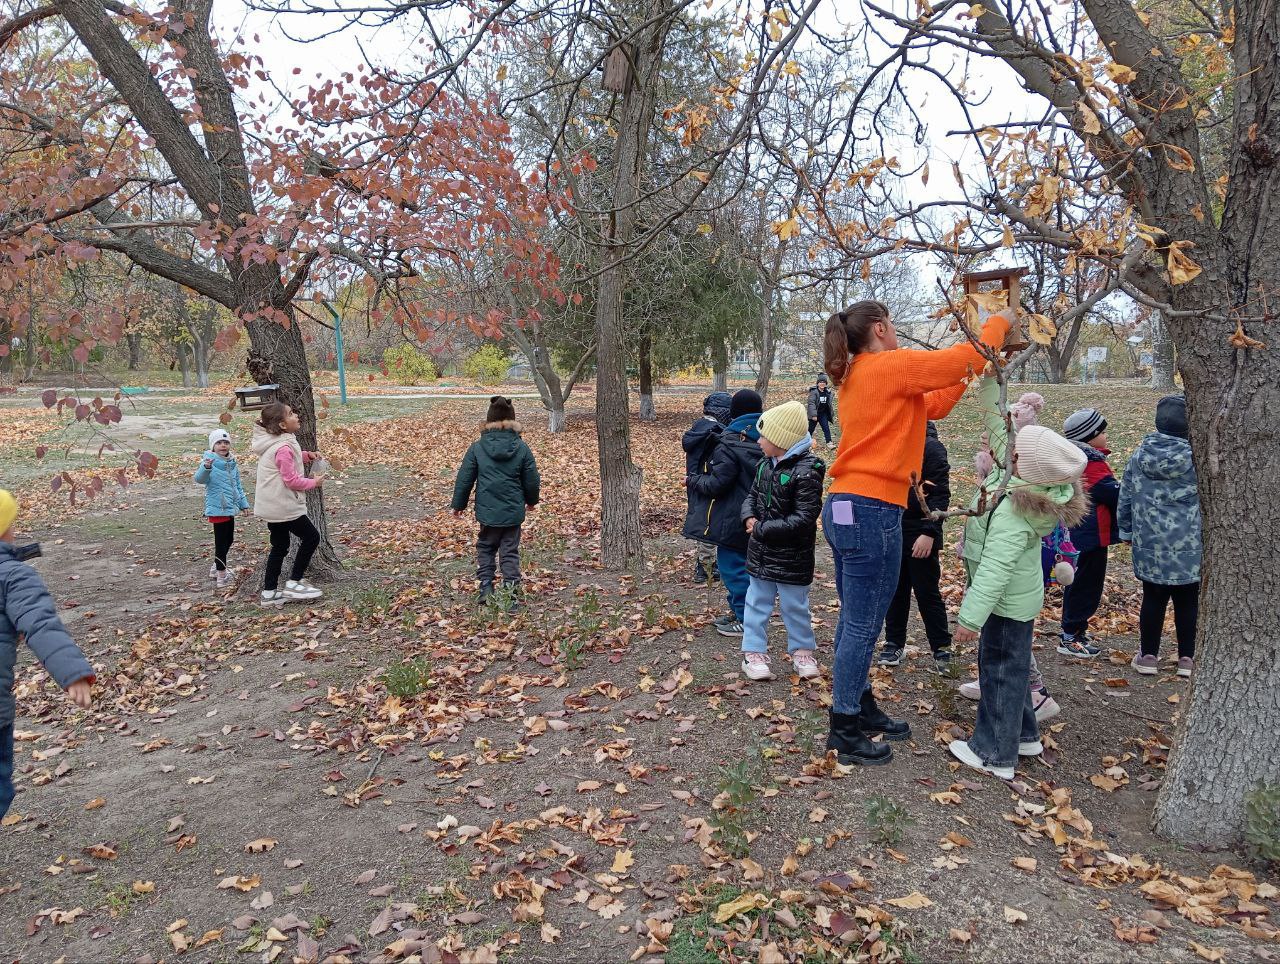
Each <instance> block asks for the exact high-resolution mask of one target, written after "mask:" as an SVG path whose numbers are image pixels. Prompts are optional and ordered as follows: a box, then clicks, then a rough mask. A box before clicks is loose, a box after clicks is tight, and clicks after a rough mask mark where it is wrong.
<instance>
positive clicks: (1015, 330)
mask: <svg viewBox="0 0 1280 964" xmlns="http://www.w3.org/2000/svg"><path fill="white" fill-rule="evenodd" d="M1028 270H1029V269H1027V268H995V269H992V270H991V271H968V272H965V274H964V275H963V277H962V280H963V282H964V293H965V294H966V295H969V294H973V293H974V292H976V291H978V290H979V288H980V287H981V285H983V284H984V283H986V282H992V281H998V282H1000V288H1001V290H1002V291H1004V292H1006V293H1007V299H1006V304H1007V306H1008V307H1010V308H1012V309H1013V312H1014V324H1013V327H1011V328H1010V329H1009V334H1008V336H1007V337H1006V338H1005V340H1004V350H1005V351H1008V352H1015V351H1022V350H1023V349H1024V348H1026V347H1027V346H1028V345H1029V344H1030V342H1028V341H1027V336H1026V334H1025V333H1024V332H1023V330H1022V323H1021V322H1020V321H1018V320H1017V319H1018V317H1019V315H1020V314H1021V311H1020V305H1021V303H1022V284H1021V280H1020V279H1021V278H1022V276H1023V275H1024V274H1026V273H1027V271H1028Z"/></svg>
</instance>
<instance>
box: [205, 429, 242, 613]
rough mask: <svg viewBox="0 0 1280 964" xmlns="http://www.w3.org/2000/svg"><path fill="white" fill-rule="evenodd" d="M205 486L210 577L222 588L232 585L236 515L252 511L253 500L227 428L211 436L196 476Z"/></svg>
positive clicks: (218, 430)
mask: <svg viewBox="0 0 1280 964" xmlns="http://www.w3.org/2000/svg"><path fill="white" fill-rule="evenodd" d="M194 478H195V480H196V483H197V484H198V485H203V486H204V514H205V517H206V518H207V519H208V520H209V522H210V524H211V525H212V526H213V565H211V566H210V567H209V575H211V576H213V577H214V578H216V579H217V581H218V588H219V589H225V588H226V587H227V586H229V585H231V579H232V576H233V572H232V570H230V569H228V568H227V553H228V552H230V551H231V543H232V542H234V541H235V537H236V515H238V514H239V513H241V512H247V511H248V510H249V498H248V496H246V495H245V494H244V484H243V483H242V482H241V481H240V466H238V465H237V464H236V460H235V458H234V457H233V456H232V455H231V436H230V435H229V434H228V433H227V431H226V430H225V429H221V428H216V429H214V430H213V431H212V432H210V433H209V449H208V451H206V452H205V453H204V457H203V458H202V459H201V461H200V467H199V468H198V469H196V473H195V476H194Z"/></svg>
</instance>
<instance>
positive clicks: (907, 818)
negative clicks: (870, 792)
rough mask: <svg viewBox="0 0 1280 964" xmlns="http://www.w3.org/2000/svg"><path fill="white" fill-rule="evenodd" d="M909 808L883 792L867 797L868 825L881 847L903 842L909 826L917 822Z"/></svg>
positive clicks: (873, 837)
mask: <svg viewBox="0 0 1280 964" xmlns="http://www.w3.org/2000/svg"><path fill="white" fill-rule="evenodd" d="M915 822H916V821H915V818H913V817H912V816H911V814H910V813H908V812H907V808H906V807H904V806H903V805H902V804H900V803H898V802H897V801H896V800H891V799H890V798H889V797H886V796H884V795H882V794H875V795H874V796H870V797H867V826H868V827H869V828H870V829H871V835H872V839H874V840H875V842H876V843H877V844H879V845H880V846H881V847H894V846H897V845H898V844H900V843H902V838H903V837H904V836H905V835H906V832H907V828H909V827H911V826H912V825H913V824H914V823H915Z"/></svg>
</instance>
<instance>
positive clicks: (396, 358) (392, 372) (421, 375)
mask: <svg viewBox="0 0 1280 964" xmlns="http://www.w3.org/2000/svg"><path fill="white" fill-rule="evenodd" d="M382 365H383V367H384V368H386V370H387V375H388V376H389V377H391V378H394V379H396V380H397V381H399V382H400V383H401V384H404V385H420V384H422V383H423V382H434V381H435V380H436V378H437V372H436V366H435V364H434V363H432V361H431V359H430V358H428V357H427V356H426V355H424V354H423V353H422V352H420V351H418V349H416V348H415V347H413V345H410V344H404V345H396V346H395V347H394V348H388V349H387V350H386V351H384V352H383V353H382Z"/></svg>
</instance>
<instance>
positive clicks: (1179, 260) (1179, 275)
mask: <svg viewBox="0 0 1280 964" xmlns="http://www.w3.org/2000/svg"><path fill="white" fill-rule="evenodd" d="M1191 247H1194V245H1193V244H1192V243H1191V242H1190V241H1174V242H1173V243H1172V244H1170V245H1169V260H1168V266H1169V283H1170V284H1174V285H1184V284H1186V283H1187V282H1189V281H1194V280H1195V279H1196V277H1198V276H1199V274H1200V272H1201V270H1202V269H1201V267H1200V265H1198V264H1196V263H1195V262H1194V261H1192V260H1191V258H1190V257H1189V256H1188V255H1186V254H1184V253H1183V251H1184V250H1185V249H1186V248H1191Z"/></svg>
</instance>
